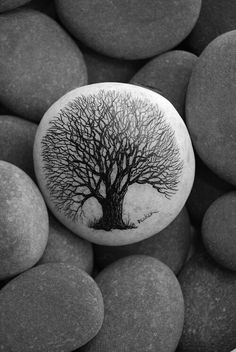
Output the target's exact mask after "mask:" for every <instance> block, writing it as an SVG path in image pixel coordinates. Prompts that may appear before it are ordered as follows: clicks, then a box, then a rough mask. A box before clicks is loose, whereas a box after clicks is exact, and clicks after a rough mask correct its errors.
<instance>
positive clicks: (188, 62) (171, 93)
mask: <svg viewBox="0 0 236 352" xmlns="http://www.w3.org/2000/svg"><path fill="white" fill-rule="evenodd" d="M196 61H197V57H196V56H195V55H194V54H191V53H189V52H187V51H183V50H173V51H169V52H167V53H165V54H162V55H159V56H157V57H155V58H154V59H152V60H151V61H149V62H148V63H147V64H146V65H144V66H143V67H142V68H141V69H140V70H139V71H138V72H137V73H136V74H135V75H134V77H132V79H131V81H130V83H132V84H137V85H141V86H144V87H146V88H150V89H153V90H154V91H156V92H157V93H159V94H161V95H163V96H164V97H165V98H166V99H168V100H169V101H170V102H171V103H172V104H173V105H174V107H175V108H176V110H177V111H178V113H179V114H180V116H181V117H182V118H184V117H185V116H184V115H185V114H184V110H185V95H186V91H187V87H188V82H189V78H190V75H191V73H192V69H193V67H194V65H195V63H196Z"/></svg>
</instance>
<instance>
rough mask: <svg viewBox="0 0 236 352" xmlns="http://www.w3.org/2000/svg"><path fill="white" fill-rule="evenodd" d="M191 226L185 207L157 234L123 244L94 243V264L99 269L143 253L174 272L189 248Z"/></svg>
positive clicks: (180, 265) (176, 271)
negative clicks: (104, 244) (118, 260)
mask: <svg viewBox="0 0 236 352" xmlns="http://www.w3.org/2000/svg"><path fill="white" fill-rule="evenodd" d="M190 241H191V227H190V221H189V216H188V212H187V210H186V209H185V208H183V209H182V211H181V212H180V213H179V215H178V216H177V217H176V218H175V220H174V221H172V223H171V224H170V225H168V226H167V227H166V228H165V229H164V230H162V231H161V232H159V233H158V234H157V235H154V236H151V237H149V238H147V239H146V240H143V241H139V242H136V243H133V244H129V245H125V246H101V245H94V255H95V258H94V259H95V265H96V266H97V267H98V268H99V269H103V268H105V267H106V266H107V265H108V264H111V263H112V262H114V261H116V260H117V259H119V258H122V257H126V256H128V255H133V254H145V255H149V256H152V257H154V258H157V259H159V260H160V261H161V262H163V263H164V264H166V265H167V266H169V268H170V269H171V270H172V271H174V272H175V273H176V274H177V273H178V272H179V270H180V269H181V267H182V265H183V263H184V261H185V259H186V257H187V254H188V251H189V249H190Z"/></svg>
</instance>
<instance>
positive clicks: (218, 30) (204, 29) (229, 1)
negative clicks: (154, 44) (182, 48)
mask: <svg viewBox="0 0 236 352" xmlns="http://www.w3.org/2000/svg"><path fill="white" fill-rule="evenodd" d="M235 28H236V2H235V0H217V1H215V0H202V7H201V11H200V15H199V18H198V20H197V23H196V25H195V26H194V28H193V30H192V31H191V33H190V35H189V36H188V37H187V38H186V41H185V42H184V43H185V45H186V47H187V48H188V49H189V50H190V51H192V52H194V53H195V54H196V55H200V54H201V52H202V51H203V50H204V49H205V47H206V46H207V45H208V44H209V43H210V42H211V41H212V40H213V39H215V38H216V37H218V36H219V35H221V34H223V33H226V32H229V31H232V30H234V29H235Z"/></svg>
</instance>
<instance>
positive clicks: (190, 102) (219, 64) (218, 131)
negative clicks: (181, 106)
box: [186, 30, 236, 185]
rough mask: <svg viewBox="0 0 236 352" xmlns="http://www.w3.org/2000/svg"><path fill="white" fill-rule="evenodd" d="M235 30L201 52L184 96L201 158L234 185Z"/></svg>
mask: <svg viewBox="0 0 236 352" xmlns="http://www.w3.org/2000/svg"><path fill="white" fill-rule="evenodd" d="M235 47H236V30H234V31H231V32H227V33H225V34H222V35H220V36H219V37H217V38H216V39H214V40H213V41H212V42H211V43H210V44H209V45H208V46H207V47H206V48H205V50H204V51H203V52H202V54H201V55H200V57H199V59H198V60H197V63H196V65H195V66H194V68H193V71H192V75H191V77H190V81H189V85H188V89H187V95H186V124H187V126H188V130H189V133H190V135H191V137H192V141H193V145H194V148H195V150H196V152H197V154H198V155H199V157H200V158H201V159H202V161H203V162H204V163H205V164H206V165H207V166H208V167H209V169H211V170H212V171H213V172H214V173H216V174H217V175H218V176H219V177H220V178H223V179H224V180H225V181H226V182H229V183H231V184H233V185H236V153H235V150H236V118H235V117H236V99H235V86H236V63H235V54H236V51H235Z"/></svg>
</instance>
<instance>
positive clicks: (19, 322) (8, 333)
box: [0, 263, 104, 352]
mask: <svg viewBox="0 0 236 352" xmlns="http://www.w3.org/2000/svg"><path fill="white" fill-rule="evenodd" d="M103 317H104V306H103V299H102V295H101V291H100V289H99V288H98V286H97V284H96V283H95V281H94V280H93V279H92V278H91V277H90V276H89V275H88V274H87V273H85V272H84V271H83V270H80V269H79V268H78V267H77V266H76V265H72V264H66V263H50V264H43V265H39V266H37V267H35V268H33V269H30V270H28V271H26V272H25V273H23V274H21V275H19V276H18V277H17V278H15V279H13V280H12V281H10V282H9V283H8V284H6V285H5V286H4V287H3V288H2V290H1V291H0V346H1V351H3V352H9V351H14V352H31V351H35V352H48V351H50V352H61V351H63V352H71V351H72V350H75V349H76V348H79V347H80V346H82V345H83V344H85V343H87V342H88V341H89V340H90V339H92V338H93V337H94V336H95V335H96V334H97V332H98V331H99V329H100V328H101V325H102V322H103Z"/></svg>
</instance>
